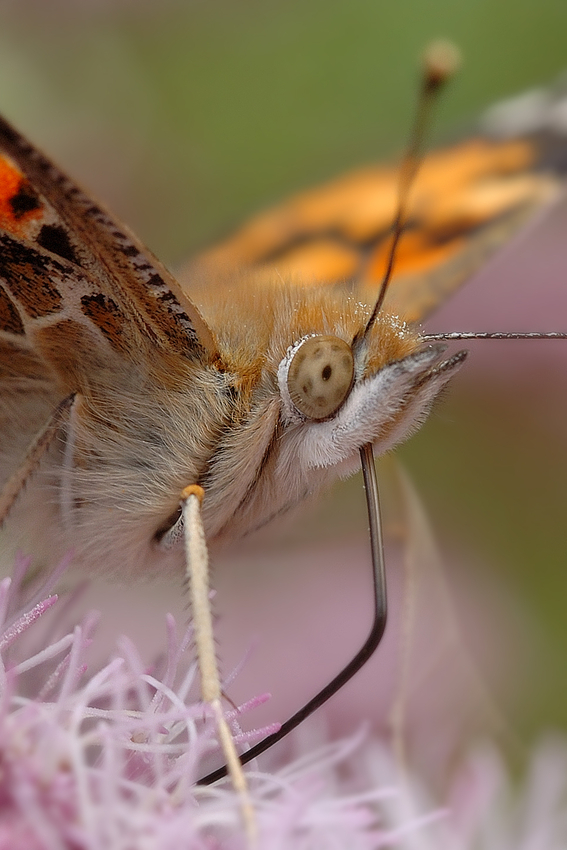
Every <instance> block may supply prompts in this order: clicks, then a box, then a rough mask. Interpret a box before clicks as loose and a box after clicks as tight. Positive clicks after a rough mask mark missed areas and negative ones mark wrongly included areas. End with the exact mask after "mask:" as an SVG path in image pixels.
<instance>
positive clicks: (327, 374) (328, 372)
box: [321, 363, 333, 381]
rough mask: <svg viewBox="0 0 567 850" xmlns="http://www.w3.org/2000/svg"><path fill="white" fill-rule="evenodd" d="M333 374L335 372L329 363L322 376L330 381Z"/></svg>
mask: <svg viewBox="0 0 567 850" xmlns="http://www.w3.org/2000/svg"><path fill="white" fill-rule="evenodd" d="M332 374H333V370H332V368H331V366H329V364H328V363H327V365H326V366H325V368H324V369H323V371H322V372H321V377H322V378H323V380H324V381H328V380H329V378H330V377H331V375H332Z"/></svg>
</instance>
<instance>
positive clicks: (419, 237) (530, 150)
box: [182, 138, 557, 321]
mask: <svg viewBox="0 0 567 850" xmlns="http://www.w3.org/2000/svg"><path fill="white" fill-rule="evenodd" d="M537 154H538V150H537V148H536V147H535V145H534V144H533V143H532V142H531V141H529V140H514V141H506V142H497V141H490V140H487V139H481V138H478V139H472V140H470V141H467V142H465V143H463V144H460V145H456V146H454V147H450V148H446V149H443V150H440V151H436V152H434V153H431V154H429V155H428V156H427V157H426V158H425V159H424V162H423V164H422V166H421V169H420V172H419V175H418V178H417V180H416V184H415V187H414V189H413V190H412V194H411V198H410V205H409V210H408V217H407V225H406V229H405V233H404V235H403V237H402V239H401V241H400V245H399V250H398V253H397V256H396V267H395V275H394V279H393V282H392V286H391V288H390V291H389V293H388V300H387V304H388V306H389V308H390V309H395V310H396V312H399V313H401V314H402V315H403V316H404V317H405V318H407V319H408V320H410V321H415V320H420V319H422V318H424V316H425V315H426V314H427V313H428V312H429V311H430V310H431V309H433V308H434V307H435V306H436V305H437V304H438V303H439V301H440V300H442V299H443V298H445V297H447V295H448V294H450V292H451V291H452V290H453V289H455V288H456V287H457V286H458V285H459V284H460V283H461V281H462V280H463V279H464V277H465V276H466V275H468V274H470V273H471V272H472V271H473V270H474V268H475V267H476V266H478V265H479V264H480V263H482V262H483V261H484V259H486V256H487V254H488V253H490V252H491V251H492V250H494V248H496V247H497V245H498V244H500V243H501V242H502V240H503V239H505V238H506V236H508V235H509V234H510V232H512V231H513V230H514V229H515V228H517V227H518V226H519V225H520V223H521V222H522V221H523V220H525V218H526V217H527V216H528V214H529V213H530V212H531V211H532V210H533V209H534V207H536V206H538V205H540V204H541V203H542V202H543V201H545V200H546V199H549V198H550V197H551V196H552V195H554V193H555V191H556V186H557V181H556V180H555V179H554V178H552V177H551V176H548V175H545V174H543V173H541V172H536V171H534V170H532V168H533V166H534V164H535V161H536V158H537ZM398 186H399V173H398V170H397V169H396V168H395V167H370V168H364V169H360V170H358V171H355V172H353V173H351V174H348V175H346V176H343V177H341V178H339V179H338V180H334V181H332V182H330V183H328V184H326V185H324V186H322V187H318V188H315V189H313V190H310V191H307V192H304V193H301V194H299V195H296V196H294V197H292V198H291V199H289V200H288V201H287V202H284V203H283V204H281V205H280V206H277V207H275V208H273V209H271V210H268V211H267V212H265V213H263V214H261V215H259V216H257V217H255V218H253V219H251V220H250V221H249V222H248V223H247V224H246V225H244V227H242V228H241V229H240V230H239V231H237V233H236V234H235V235H234V236H233V237H232V238H230V239H228V240H226V241H225V242H222V243H220V244H219V245H216V246H214V247H213V248H211V249H209V250H208V251H205V252H204V253H203V254H201V255H200V256H199V257H198V259H197V261H196V263H193V264H191V265H190V266H189V267H187V269H185V270H184V272H183V273H182V279H183V280H186V281H188V282H189V281H190V279H191V275H192V274H193V273H194V272H195V270H196V269H204V270H205V273H206V274H213V275H214V274H215V273H221V274H224V273H226V271H227V270H230V269H234V268H241V269H242V268H244V269H246V268H247V267H252V268H256V269H262V268H265V269H270V268H271V269H275V270H277V272H278V274H280V275H281V276H282V277H284V278H292V279H294V280H298V281H301V283H303V284H317V283H321V282H329V283H344V282H350V283H356V284H357V285H361V284H362V285H363V286H365V285H366V286H369V287H371V289H372V291H375V288H376V283H377V282H380V281H381V279H382V276H383V274H384V270H385V264H386V258H387V254H388V248H389V235H390V232H391V228H392V223H393V220H394V216H395V212H396V206H397V203H398V197H399V188H398ZM475 258H476V259H475ZM418 276H419V279H420V281H421V283H420V282H419V281H417V278H418ZM443 276H444V277H445V280H443ZM370 297H372V296H370Z"/></svg>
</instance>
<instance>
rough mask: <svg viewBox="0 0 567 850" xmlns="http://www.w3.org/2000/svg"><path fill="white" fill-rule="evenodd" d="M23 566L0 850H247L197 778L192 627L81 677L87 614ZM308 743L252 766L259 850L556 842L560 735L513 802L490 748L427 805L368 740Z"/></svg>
mask: <svg viewBox="0 0 567 850" xmlns="http://www.w3.org/2000/svg"><path fill="white" fill-rule="evenodd" d="M26 566H27V564H26V562H25V561H23V560H20V561H19V562H18V564H17V565H16V569H15V572H14V576H13V577H12V578H11V579H9V578H8V579H4V581H3V582H2V583H0V657H1V666H0V850H103V849H104V850H184V848H191V850H193V848H195V850H200V848H203V849H205V848H206V850H225V848H226V850H232V848H235V850H239V848H245V847H246V840H245V836H244V831H243V828H242V823H241V813H240V808H239V801H238V798H237V796H236V794H235V793H234V792H233V791H232V789H231V787H230V784H229V783H228V782H226V781H225V782H223V783H220V784H218V785H216V786H214V787H207V786H201V785H197V784H195V783H196V781H197V780H198V779H199V777H200V776H203V775H204V774H205V773H206V772H207V770H208V767H209V762H210V761H211V758H214V757H215V756H217V755H218V750H217V745H216V741H215V729H214V727H213V726H212V725H211V723H210V722H209V721H208V720H207V719H206V717H205V715H206V709H205V708H204V707H203V705H202V704H200V703H199V702H198V701H197V700H195V699H194V698H192V697H191V690H192V687H193V684H194V679H195V666H194V663H193V662H192V660H191V653H190V645H191V633H190V630H188V631H186V632H185V633H184V634H183V635H181V636H180V635H179V634H178V630H177V627H176V624H175V621H174V619H173V617H172V616H171V615H168V616H167V618H166V632H167V650H166V652H165V653H164V654H163V657H162V659H161V661H158V662H156V664H155V665H154V666H153V668H152V669H148V668H147V667H146V666H145V665H144V663H143V662H142V660H141V658H140V655H139V653H138V651H137V649H136V647H135V646H134V644H133V643H132V642H131V641H130V640H129V639H127V638H122V639H121V640H119V645H118V652H117V653H114V654H113V655H112V656H111V657H110V659H109V660H107V661H106V663H104V664H103V665H102V666H100V667H99V669H97V670H96V671H94V672H90V671H89V670H88V668H87V660H88V655H89V650H90V646H91V643H92V641H93V633H94V628H95V624H96V617H95V616H93V615H89V616H87V617H86V618H85V619H84V620H83V621H82V622H81V623H80V624H78V625H75V627H74V628H72V629H68V628H67V627H66V626H65V623H69V622H70V621H71V620H70V615H71V613H72V602H73V599H72V598H71V599H70V600H68V601H67V602H65V601H63V600H60V601H58V600H57V597H56V596H52V595H50V588H51V587H52V586H53V585H54V583H55V582H56V581H57V579H58V577H59V574H60V572H61V570H59V571H58V572H57V574H55V575H54V576H51V577H50V578H49V580H48V582H47V583H46V584H45V585H43V587H41V588H37V589H36V590H35V591H29V590H28V591H26V592H25V593H24V591H23V589H22V578H23V575H24V573H25V569H26ZM25 597H27V601H26V603H25V604H23V600H24V598H25ZM262 701H263V699H262V698H261V699H255V700H252V701H250V702H249V703H248V704H247V705H245V706H243V707H242V708H241V710H242V711H247V712H248V711H252V710H253V709H254V708H255V707H256V706H257V705H259V704H260V703H261V702H262ZM227 715H228V716H229V717H231V721H232V723H233V728H234V729H235V735H236V737H237V738H240V740H241V742H243V743H246V742H248V741H251V740H254V739H255V738H257V737H259V736H263V735H264V734H266V732H269V731H271V730H270V729H263V730H257V731H256V732H254V733H246V734H239V732H238V727H237V724H236V719H237V713H236V712H235V711H232V712H227ZM317 736H318V731H317V725H316V721H315V723H313V722H312V723H311V725H310V724H309V723H308V724H307V725H306V726H304V727H303V728H302V729H301V730H299V732H298V734H297V735H296V737H295V755H294V757H293V759H291V760H289V761H287V762H285V761H284V760H283V758H282V757H281V756H280V757H274V756H271V758H270V759H269V761H272V762H273V763H274V770H273V771H272V772H270V773H269V772H266V771H258V770H256V769H254V768H253V769H252V770H250V772H249V779H250V785H251V795H252V799H253V803H254V808H255V812H256V816H257V820H258V827H259V841H258V848H259V850H263V848H269V849H270V850H272V849H273V850H286V848H293V850H319V849H320V850H327V848H328V850H335V849H336V850H343V848H348V850H350V848H352V850H378V848H390V847H398V848H402V850H415V849H416V848H419V849H420V850H421V848H423V850H429V849H430V848H431V850H433V849H434V850H467V848H471V850H472V848H475V850H531V848H538V850H539V848H545V850H559V848H563V847H564V846H565V845H566V841H565V839H566V838H567V836H566V832H567V744H566V743H565V742H563V741H553V742H552V743H547V744H544V745H543V746H542V747H541V748H540V749H539V750H538V751H537V752H536V754H535V756H534V759H533V763H532V765H531V768H530V770H529V771H528V778H527V780H526V782H525V787H524V789H523V790H522V791H520V792H518V791H517V790H514V788H513V786H512V784H511V782H510V781H509V779H508V778H507V775H506V771H505V768H504V767H503V763H502V761H501V760H500V758H499V756H498V755H497V754H496V753H495V752H494V750H493V749H490V748H488V747H487V748H484V749H483V750H479V751H477V752H475V753H473V754H472V755H471V756H470V757H469V758H468V759H467V760H466V761H465V763H464V765H463V766H462V767H461V768H460V769H459V770H458V771H457V774H456V778H455V779H454V781H453V783H452V784H451V787H450V792H449V794H448V795H447V800H446V801H445V804H444V805H443V807H442V808H440V805H439V801H438V800H437V799H435V796H434V795H433V794H432V793H431V791H430V790H428V788H427V786H426V784H425V783H424V782H423V781H422V780H420V779H418V778H416V777H411V776H409V775H408V774H407V773H405V774H403V775H402V773H401V772H400V771H399V770H398V768H397V767H396V760H395V759H394V758H393V756H392V754H391V752H390V751H389V749H388V748H386V747H385V746H384V745H383V744H382V743H380V742H379V741H378V740H377V739H376V738H374V737H372V736H371V735H370V734H367V733H365V732H359V733H358V734H357V735H355V736H352V737H351V738H349V739H347V740H342V741H340V740H339V741H334V742H331V743H323V744H318V745H317V744H316V745H315V746H313V740H315V741H317ZM278 758H279V760H278Z"/></svg>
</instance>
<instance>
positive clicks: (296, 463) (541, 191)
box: [0, 120, 560, 579]
mask: <svg viewBox="0 0 567 850" xmlns="http://www.w3.org/2000/svg"><path fill="white" fill-rule="evenodd" d="M546 142H547V139H545V138H543V137H540V136H538V135H537V134H533V135H531V136H525V137H522V138H512V139H510V138H502V139H496V138H488V137H486V136H482V135H479V136H478V137H476V138H473V139H469V140H467V141H465V142H463V143H460V144H456V145H453V146H449V147H447V148H445V149H442V150H440V151H438V152H434V153H432V154H430V155H428V156H427V157H426V158H425V160H424V162H423V166H422V169H421V173H420V177H419V179H418V181H417V183H416V186H415V188H414V191H413V193H412V197H411V204H410V206H409V208H408V212H407V217H406V222H405V227H404V232H403V234H402V237H401V240H400V244H399V250H398V254H397V259H396V265H395V274H394V276H393V278H392V281H391V284H390V286H389V288H388V290H387V293H386V298H385V301H384V303H383V305H382V308H381V310H380V311H379V313H378V315H377V316H376V317H375V320H373V321H372V322H371V323H370V322H369V319H370V316H371V315H372V312H373V305H374V302H375V299H376V291H377V282H379V281H380V280H381V279H382V278H383V274H384V269H385V267H386V265H387V263H388V251H389V248H388V246H389V242H390V234H391V228H392V221H393V220H394V217H395V211H396V203H397V196H398V188H397V185H398V178H397V171H396V169H395V168H393V167H392V166H384V167H375V168H370V169H363V170H360V171H358V172H355V173H354V174H351V175H347V176H346V177H342V178H339V179H338V180H337V181H335V182H333V183H329V184H327V185H325V186H323V187H321V188H319V189H314V190H310V191H308V192H306V193H304V194H301V195H299V196H296V197H294V198H291V199H290V200H289V201H287V202H284V203H283V204H281V205H280V206H278V207H276V208H275V209H273V210H271V211H268V212H266V213H263V214H261V215H260V216H259V217H258V218H255V219H253V220H252V221H250V222H249V223H248V224H246V225H244V227H243V228H242V229H241V230H239V231H238V232H237V233H236V234H235V235H234V236H233V237H232V238H230V239H228V240H226V241H225V242H223V243H222V244H220V245H217V246H214V247H212V248H211V249H209V250H206V251H204V252H203V253H202V254H200V255H199V256H198V257H197V258H195V259H194V260H193V261H192V262H191V263H190V264H189V265H188V266H187V267H186V268H185V269H184V270H183V271H182V273H181V275H180V276H179V279H175V278H174V277H173V276H172V275H171V274H170V273H169V272H168V271H167V270H166V269H165V268H164V267H163V266H162V265H161V264H160V263H159V261H158V260H157V259H156V258H155V257H154V256H153V255H152V254H151V253H150V252H149V251H148V250H147V249H146V248H145V247H144V246H143V245H141V243H140V242H139V241H138V240H137V239H136V238H135V237H134V236H133V235H132V234H131V233H130V232H129V231H128V230H127V228H126V227H124V226H123V225H122V224H120V223H119V222H117V221H116V220H115V219H114V218H113V217H112V215H111V214H110V213H109V212H107V211H106V210H105V209H104V208H103V207H102V206H101V205H100V204H98V203H96V202H95V201H93V200H92V199H91V198H90V197H89V196H88V195H87V194H86V193H85V192H83V190H82V189H80V188H79V187H78V186H77V185H76V184H75V183H74V182H73V181H72V180H71V179H70V178H68V177H67V176H66V175H64V174H63V173H62V172H61V171H60V170H59V169H58V168H57V167H56V166H55V165H54V164H53V163H52V162H50V161H49V160H48V159H47V158H46V157H45V156H44V155H43V154H42V153H41V152H39V151H38V150H37V149H36V148H35V147H34V146H33V145H32V144H31V143H30V142H28V141H27V140H26V139H25V138H24V137H23V136H22V135H20V134H19V133H18V132H17V131H16V130H15V129H14V128H13V127H12V126H11V125H10V124H9V123H8V122H6V121H4V120H1V121H0V434H1V444H0V484H2V486H3V487H4V505H5V509H4V513H5V514H8V508H9V509H10V516H9V517H8V518H7V523H6V531H5V535H6V542H3V546H4V550H5V554H4V557H6V558H9V557H11V553H12V552H13V551H14V550H15V549H16V548H18V547H19V548H24V549H25V550H26V551H30V550H31V551H32V552H34V553H35V555H36V565H37V566H38V567H42V566H48V565H49V563H50V562H54V561H56V560H57V559H58V558H60V556H61V555H62V554H63V553H64V552H66V551H67V550H69V549H72V550H73V552H74V557H75V561H76V562H77V563H78V564H79V565H80V566H81V567H82V568H83V569H85V570H87V571H88V572H91V573H96V572H99V573H104V572H111V573H115V574H119V575H120V577H121V578H123V579H131V578H133V577H135V576H137V575H144V576H146V575H152V574H154V575H155V574H163V573H164V572H170V573H180V572H181V571H182V570H183V569H184V566H185V561H186V557H187V556H186V552H185V550H184V547H183V537H184V529H185V528H186V518H185V519H184V516H183V512H182V509H181V508H180V504H179V502H180V494H181V493H182V492H183V491H184V489H185V488H186V487H187V486H188V485H198V486H199V487H201V488H202V491H203V492H204V501H203V507H202V518H203V524H204V529H205V533H206V536H207V541H208V542H209V543H210V544H211V545H214V544H215V543H222V542H227V541H230V540H233V539H235V538H238V537H241V536H243V535H246V534H249V533H251V532H253V531H255V530H256V529H259V528H261V527H263V526H264V525H266V524H268V523H270V522H271V521H273V520H274V519H276V518H278V517H280V516H282V515H284V514H286V513H288V512H290V511H292V510H293V509H295V508H297V507H298V506H299V505H301V504H302V503H303V501H304V500H305V499H306V498H308V497H311V496H313V495H315V494H316V493H317V492H318V491H319V490H321V489H322V488H323V487H325V486H328V485H329V484H330V483H331V482H332V480H333V479H335V478H336V477H337V476H344V475H346V474H349V473H350V472H352V471H354V470H355V469H356V468H358V456H359V451H360V450H361V448H362V447H364V446H368V445H372V446H373V447H374V450H375V451H376V452H377V453H378V454H380V453H383V452H385V451H388V450H389V449H391V448H393V447H394V446H395V445H397V444H398V443H400V442H401V441H402V440H404V439H406V438H407V437H408V436H409V435H410V434H411V433H412V432H413V431H414V430H415V429H416V428H417V427H418V426H419V425H420V424H421V422H422V421H423V420H424V419H425V417H426V416H427V414H428V413H429V411H430V409H431V406H432V405H433V403H434V401H435V400H436V398H437V397H438V395H439V393H440V392H441V391H442V389H443V388H444V387H445V386H446V384H447V382H448V381H449V380H450V379H451V378H452V377H453V376H454V375H455V373H456V372H457V371H458V370H459V369H460V367H461V366H462V364H463V361H464V353H462V352H459V353H457V354H454V355H449V356H447V357H446V356H445V355H444V346H443V345H441V344H439V343H438V342H436V341H434V340H432V339H428V338H427V337H424V335H423V334H422V332H421V331H420V329H419V324H418V323H419V322H420V321H421V320H423V319H424V318H425V317H426V316H427V315H428V314H429V313H430V312H431V310H433V309H434V308H435V306H437V305H438V304H440V303H441V302H443V301H444V300H445V299H446V298H447V297H448V296H449V295H450V294H451V292H453V291H454V290H455V289H456V287H458V286H459V285H460V284H461V282H462V281H463V280H465V279H466V278H467V277H468V276H470V274H471V273H472V271H473V269H474V268H476V267H478V266H479V265H480V264H482V263H483V262H484V260H485V259H486V257H487V256H488V255H489V254H490V253H491V252H492V251H493V250H494V249H495V248H496V247H497V246H498V245H499V244H501V243H502V241H503V240H504V239H506V238H507V237H508V236H509V235H510V234H511V233H513V232H514V231H516V230H517V229H518V227H519V226H520V225H521V224H522V223H523V222H525V221H527V220H528V219H529V217H530V216H531V215H533V213H534V211H535V210H537V209H540V208H541V207H542V205H544V204H547V203H550V202H551V200H552V199H553V198H554V197H556V196H557V193H558V192H559V191H560V179H559V177H558V176H557V174H556V171H555V169H554V168H553V167H551V165H552V160H551V159H550V158H549V156H548V154H549V148H548V147H547V146H546ZM548 162H549V163H550V167H547V163H548ZM55 437H57V439H56V438H55ZM22 469H23V472H21V470H22ZM32 472H33V479H32V480H30V481H29V486H27V487H25V488H24V486H23V485H24V483H25V482H26V481H27V479H28V478H29V477H30V475H31V473H32ZM14 481H15V482H16V486H14Z"/></svg>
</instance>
